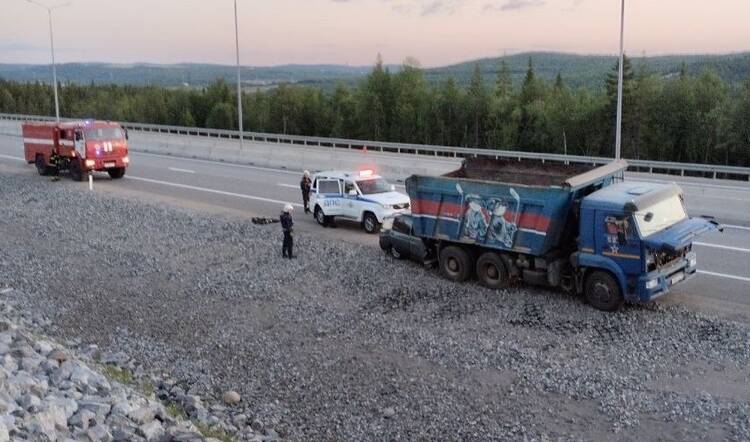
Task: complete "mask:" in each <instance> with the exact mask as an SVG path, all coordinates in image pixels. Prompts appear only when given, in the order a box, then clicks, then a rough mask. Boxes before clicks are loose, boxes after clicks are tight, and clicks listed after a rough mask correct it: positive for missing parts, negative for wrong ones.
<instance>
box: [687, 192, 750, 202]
mask: <svg viewBox="0 0 750 442" xmlns="http://www.w3.org/2000/svg"><path fill="white" fill-rule="evenodd" d="M685 196H687V197H688V198H690V197H693V198H708V199H712V200H728V201H742V202H750V199H749V198H732V197H731V196H713V195H706V194H700V193H686V194H685Z"/></svg>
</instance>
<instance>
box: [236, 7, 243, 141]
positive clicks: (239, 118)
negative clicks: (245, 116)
mask: <svg viewBox="0 0 750 442" xmlns="http://www.w3.org/2000/svg"><path fill="white" fill-rule="evenodd" d="M234 44H235V48H236V50H237V121H238V125H239V128H240V152H242V147H243V146H242V144H243V140H242V138H243V134H242V80H241V78H240V32H239V26H238V25H237V0H234Z"/></svg>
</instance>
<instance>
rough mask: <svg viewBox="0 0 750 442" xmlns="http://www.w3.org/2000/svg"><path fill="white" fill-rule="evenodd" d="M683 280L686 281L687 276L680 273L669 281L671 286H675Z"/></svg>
mask: <svg viewBox="0 0 750 442" xmlns="http://www.w3.org/2000/svg"><path fill="white" fill-rule="evenodd" d="M683 279H685V274H683V273H679V274H677V275H674V276H673V277H672V279H670V280H669V285H675V284H677V283H678V282H680V281H682V280H683Z"/></svg>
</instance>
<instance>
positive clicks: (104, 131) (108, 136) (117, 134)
mask: <svg viewBox="0 0 750 442" xmlns="http://www.w3.org/2000/svg"><path fill="white" fill-rule="evenodd" d="M124 137H125V134H124V133H123V132H122V129H120V128H119V127H102V128H98V129H88V130H87V131H86V139H87V140H92V141H102V140H120V139H122V138H124Z"/></svg>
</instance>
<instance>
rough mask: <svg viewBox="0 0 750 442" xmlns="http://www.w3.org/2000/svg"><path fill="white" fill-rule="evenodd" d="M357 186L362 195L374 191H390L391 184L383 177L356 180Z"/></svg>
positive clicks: (370, 193)
mask: <svg viewBox="0 0 750 442" xmlns="http://www.w3.org/2000/svg"><path fill="white" fill-rule="evenodd" d="M357 186H359V190H360V191H361V192H362V195H372V194H374V193H385V192H390V191H391V185H390V184H388V181H386V180H384V179H383V178H373V179H369V180H360V181H357Z"/></svg>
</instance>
